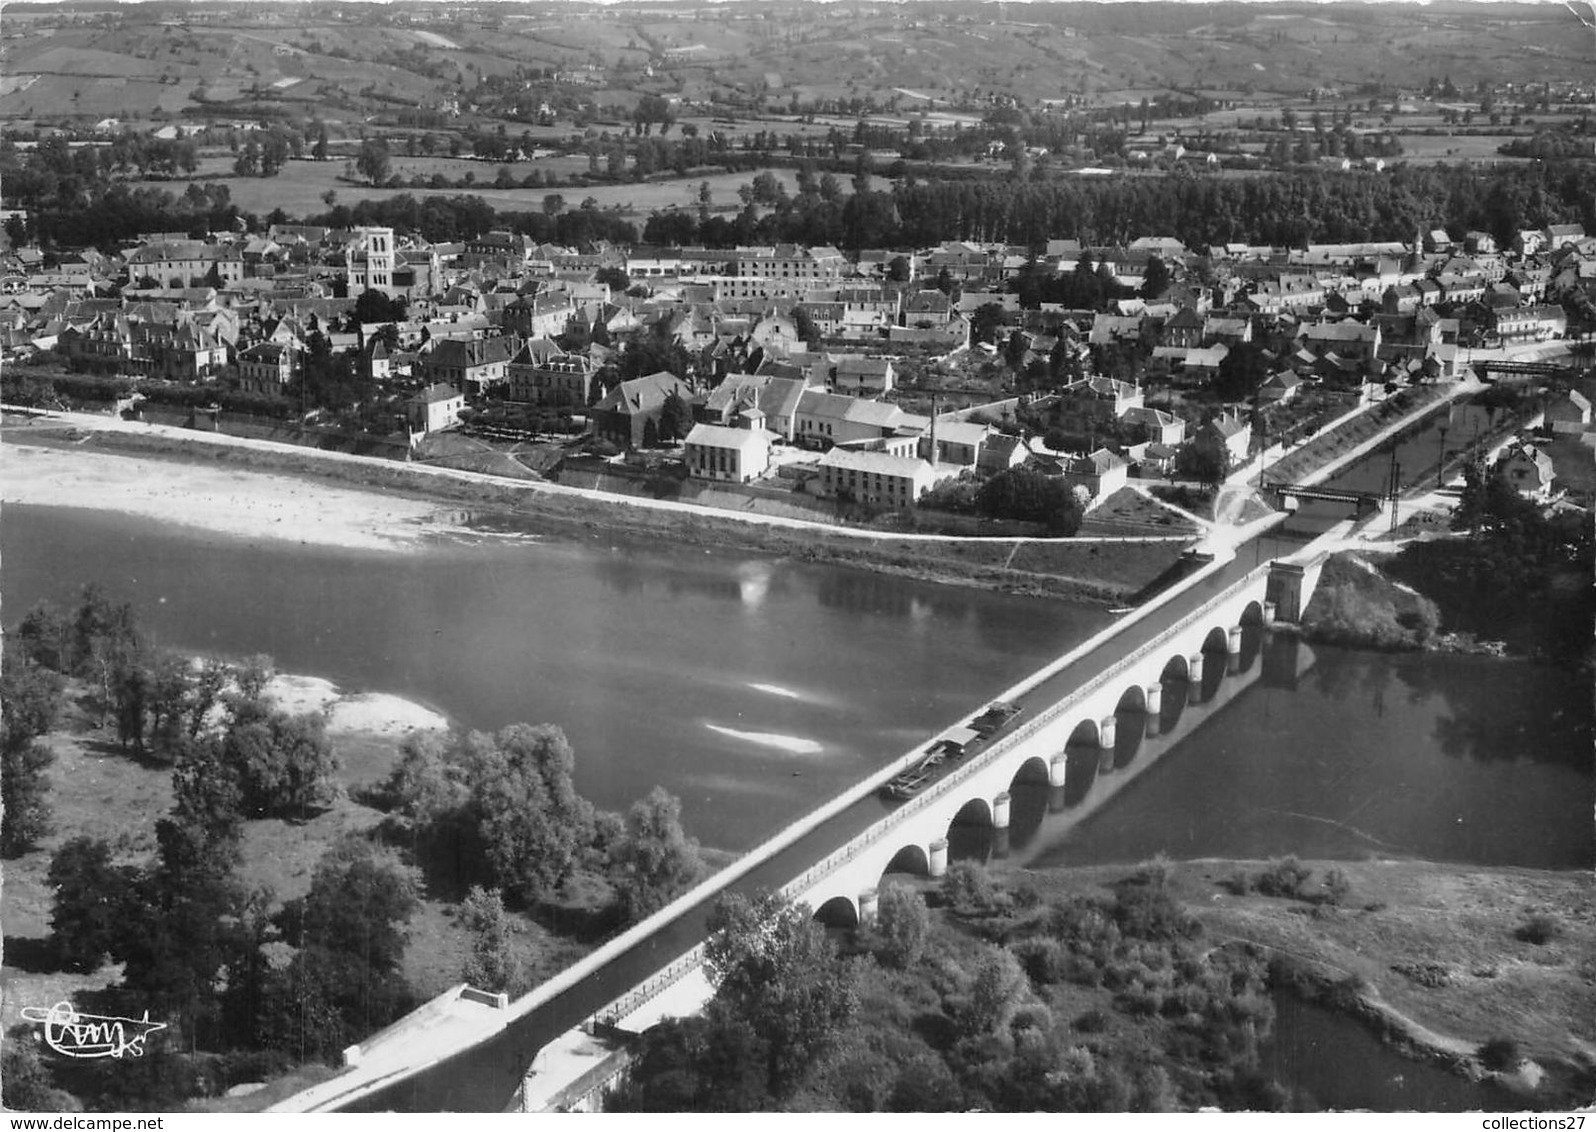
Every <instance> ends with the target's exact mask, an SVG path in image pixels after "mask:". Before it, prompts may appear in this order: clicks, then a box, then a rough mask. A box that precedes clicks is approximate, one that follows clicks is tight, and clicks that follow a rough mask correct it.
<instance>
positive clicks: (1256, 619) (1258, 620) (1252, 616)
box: [1241, 601, 1264, 625]
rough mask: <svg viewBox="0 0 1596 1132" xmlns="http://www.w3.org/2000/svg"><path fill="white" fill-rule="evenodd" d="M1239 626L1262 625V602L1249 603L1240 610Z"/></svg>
mask: <svg viewBox="0 0 1596 1132" xmlns="http://www.w3.org/2000/svg"><path fill="white" fill-rule="evenodd" d="M1241 624H1243V625H1262V624H1264V608H1263V602H1261V601H1249V602H1248V603H1247V604H1246V605H1245V606H1243V607H1242V610H1241Z"/></svg>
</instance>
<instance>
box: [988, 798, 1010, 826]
mask: <svg viewBox="0 0 1596 1132" xmlns="http://www.w3.org/2000/svg"><path fill="white" fill-rule="evenodd" d="M1011 800H1012V798H1011V797H1010V795H1009V792H1008V791H1007V790H1001V791H999V792H998V796H997V797H996V798H993V799H992V828H993V829H1007V828H1008V827H1009V802H1010V801H1011Z"/></svg>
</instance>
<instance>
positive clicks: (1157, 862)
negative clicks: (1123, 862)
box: [1135, 853, 1174, 888]
mask: <svg viewBox="0 0 1596 1132" xmlns="http://www.w3.org/2000/svg"><path fill="white" fill-rule="evenodd" d="M1173 871H1174V864H1173V863H1172V862H1171V861H1170V859H1169V855H1168V854H1167V853H1157V854H1154V855H1153V857H1152V858H1151V859H1150V860H1146V861H1143V862H1142V863H1141V864H1140V865H1139V866H1137V869H1136V874H1135V880H1136V881H1137V882H1138V883H1140V884H1145V885H1147V886H1148V887H1150V888H1163V887H1164V886H1165V885H1167V884H1168V883H1169V877H1170V874H1171V873H1172V872H1173Z"/></svg>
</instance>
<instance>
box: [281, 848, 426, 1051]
mask: <svg viewBox="0 0 1596 1132" xmlns="http://www.w3.org/2000/svg"><path fill="white" fill-rule="evenodd" d="M417 904H418V902H417V900H416V891H415V881H414V880H413V879H412V878H411V876H410V875H409V874H408V873H406V872H405V871H403V870H402V869H400V868H399V867H398V866H397V865H396V864H395V863H394V862H393V861H391V860H390V859H388V858H387V857H385V856H384V855H383V854H381V853H380V852H379V851H378V850H377V849H375V848H374V847H373V846H372V845H371V843H370V842H368V841H365V840H363V839H361V838H359V837H353V836H352V837H349V838H346V839H345V840H343V841H341V842H339V843H337V844H336V845H334V846H333V847H332V848H331V849H329V850H327V852H326V853H325V854H323V856H322V859H321V860H320V862H318V863H317V865H316V873H315V876H314V877H313V878H312V880H311V885H310V892H309V893H308V894H307V895H306V896H305V897H304V898H303V899H301V900H294V901H290V902H289V903H288V904H287V905H286V906H285V907H284V908H283V911H282V914H281V915H280V916H279V918H278V919H279V923H280V925H281V927H282V930H283V936H284V939H285V941H286V942H287V943H288V944H289V945H291V946H293V947H296V948H297V949H298V952H297V954H295V956H294V958H293V960H292V962H290V963H289V965H288V967H287V968H286V969H285V970H283V971H282V972H280V973H278V974H277V976H276V977H275V978H274V979H273V981H272V985H271V987H270V988H269V990H268V994H267V997H268V1002H269V1005H268V1007H267V1012H268V1017H267V1030H268V1034H269V1036H270V1040H271V1041H272V1043H273V1044H274V1045H277V1046H279V1047H280V1048H284V1049H289V1050H298V1051H301V1053H302V1054H304V1055H308V1056H321V1057H328V1058H330V1057H332V1056H334V1055H336V1054H337V1053H338V1051H340V1050H342V1049H343V1048H345V1047H346V1046H348V1045H349V1044H350V1043H351V1042H352V1041H355V1040H357V1039H359V1038H361V1037H364V1036H365V1035H367V1034H370V1033H371V1032H373V1031H374V1030H378V1029H380V1028H382V1027H383V1026H385V1025H387V1024H388V1023H389V1022H391V1021H393V1019H394V1018H396V1017H398V1015H399V1014H401V1013H402V1012H403V1011H404V1010H405V1008H406V1007H407V1006H408V1005H409V1003H410V998H411V994H410V988H409V985H408V984H407V983H406V982H405V980H404V977H403V975H402V974H401V973H400V968H401V965H402V963H403V961H404V949H405V925H406V923H407V922H408V921H409V919H410V916H411V915H412V914H413V913H414V911H415V909H416V907H417Z"/></svg>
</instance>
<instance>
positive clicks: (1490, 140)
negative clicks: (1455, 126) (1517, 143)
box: [1399, 134, 1528, 164]
mask: <svg viewBox="0 0 1596 1132" xmlns="http://www.w3.org/2000/svg"><path fill="white" fill-rule="evenodd" d="M1515 136H1516V135H1514V134H1477V135H1447V134H1402V135H1400V138H1399V140H1400V141H1401V142H1402V157H1401V158H1400V160H1403V161H1412V162H1415V163H1426V162H1432V163H1433V162H1440V161H1468V162H1483V163H1487V164H1489V163H1492V162H1497V161H1501V162H1505V163H1509V164H1516V163H1518V162H1520V161H1525V160H1528V159H1527V158H1523V157H1507V156H1505V155H1504V154H1500V153H1497V152H1496V147H1497V146H1499V145H1503V144H1505V143H1507V142H1509V141H1511V140H1512V139H1513V138H1514V137H1515Z"/></svg>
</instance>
